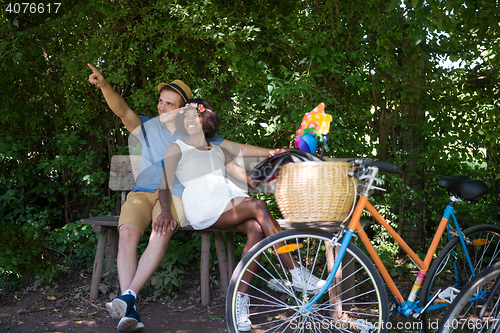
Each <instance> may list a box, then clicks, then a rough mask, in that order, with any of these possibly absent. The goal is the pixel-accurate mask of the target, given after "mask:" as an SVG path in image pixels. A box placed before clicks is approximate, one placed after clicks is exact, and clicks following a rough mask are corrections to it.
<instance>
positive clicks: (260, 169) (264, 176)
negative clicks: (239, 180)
mask: <svg viewBox="0 0 500 333" xmlns="http://www.w3.org/2000/svg"><path fill="white" fill-rule="evenodd" d="M307 161H313V162H320V161H324V159H323V158H321V157H318V156H316V155H313V154H311V153H308V152H305V151H301V150H289V151H286V152H284V153H280V154H278V155H275V156H271V157H268V158H266V159H265V160H263V161H262V162H260V163H259V164H257V165H256V166H255V167H254V168H253V169H252V172H251V174H250V175H251V177H252V180H253V181H254V182H258V183H267V182H270V181H271V180H273V179H274V178H276V171H277V170H278V167H279V166H281V165H285V164H287V163H295V162H307Z"/></svg>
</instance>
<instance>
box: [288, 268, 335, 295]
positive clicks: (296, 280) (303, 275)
mask: <svg viewBox="0 0 500 333" xmlns="http://www.w3.org/2000/svg"><path fill="white" fill-rule="evenodd" d="M290 273H291V274H292V283H293V287H294V288H295V290H297V291H298V292H306V293H308V294H312V295H314V294H317V293H318V292H319V291H320V289H321V288H323V286H324V285H325V283H326V281H325V280H321V279H320V278H317V277H316V276H314V275H313V274H312V273H311V272H310V271H309V270H308V269H307V268H305V267H303V266H300V267H295V268H294V269H292V270H290Z"/></svg>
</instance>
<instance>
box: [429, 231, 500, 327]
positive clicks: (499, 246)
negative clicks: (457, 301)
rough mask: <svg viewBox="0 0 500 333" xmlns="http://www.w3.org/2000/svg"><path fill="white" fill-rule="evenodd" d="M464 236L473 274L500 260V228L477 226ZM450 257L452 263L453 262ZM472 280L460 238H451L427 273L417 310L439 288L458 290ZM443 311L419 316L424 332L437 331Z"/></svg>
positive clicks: (444, 310)
mask: <svg viewBox="0 0 500 333" xmlns="http://www.w3.org/2000/svg"><path fill="white" fill-rule="evenodd" d="M463 234H464V237H465V239H466V246H467V251H468V253H469V257H470V259H471V262H472V265H473V267H474V273H475V274H477V273H479V272H480V271H482V270H484V269H485V268H486V267H488V266H490V265H491V264H493V263H495V262H497V261H500V228H498V227H496V226H493V225H476V226H473V227H471V228H468V229H466V230H465V231H463ZM483 243H484V244H483ZM452 251H453V252H454V256H453V257H452V256H451V254H452ZM453 258H454V259H455V260H452V259H453ZM453 262H456V266H457V272H458V280H455V274H454V270H453ZM472 277H473V275H472V272H471V271H470V268H469V265H468V264H467V261H466V259H465V255H464V251H463V248H462V245H461V243H460V239H459V238H458V237H453V238H452V239H451V240H450V241H449V242H448V243H447V244H446V245H445V246H444V247H443V249H442V250H441V251H440V252H439V254H438V256H437V258H436V259H435V260H434V261H433V262H432V264H431V266H430V268H429V270H428V271H427V275H426V277H425V279H424V282H423V284H422V291H421V294H420V307H423V306H425V304H426V303H427V301H428V300H429V299H430V297H432V295H434V294H435V293H436V292H437V290H438V289H443V290H444V289H445V288H447V287H449V286H452V287H454V288H457V289H459V290H460V289H462V288H463V287H464V286H465V284H467V282H468V281H469V280H470V279H471V278H472ZM439 302H441V301H440V300H439V299H437V300H436V301H435V302H434V303H433V304H438V303H439ZM441 304H443V302H441ZM446 309H447V307H443V308H442V309H438V310H434V311H427V312H424V313H423V314H422V316H421V318H422V327H423V332H436V329H437V326H438V324H439V322H440V321H441V319H442V316H443V315H444V313H445V312H446Z"/></svg>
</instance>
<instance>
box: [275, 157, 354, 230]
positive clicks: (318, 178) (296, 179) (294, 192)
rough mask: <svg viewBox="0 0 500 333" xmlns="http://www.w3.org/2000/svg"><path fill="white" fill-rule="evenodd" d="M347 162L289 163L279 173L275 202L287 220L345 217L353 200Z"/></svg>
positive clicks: (352, 186)
mask: <svg viewBox="0 0 500 333" xmlns="http://www.w3.org/2000/svg"><path fill="white" fill-rule="evenodd" d="M350 168H351V164H350V163H347V162H301V163H288V164H286V165H284V166H282V167H280V170H279V172H278V176H277V177H276V188H275V193H274V194H275V197H276V202H277V203H278V206H279V208H280V210H281V213H282V214H283V217H284V218H285V220H287V222H314V221H343V220H344V219H345V218H346V217H347V216H348V215H349V211H350V210H351V206H352V203H353V200H354V193H355V192H354V187H355V186H356V185H355V184H356V183H355V182H353V179H356V178H351V177H349V176H348V174H347V173H348V171H349V170H350Z"/></svg>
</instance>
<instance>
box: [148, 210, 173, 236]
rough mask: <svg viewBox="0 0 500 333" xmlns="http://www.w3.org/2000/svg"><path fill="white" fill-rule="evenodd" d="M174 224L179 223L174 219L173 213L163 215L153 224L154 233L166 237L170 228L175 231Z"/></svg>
mask: <svg viewBox="0 0 500 333" xmlns="http://www.w3.org/2000/svg"><path fill="white" fill-rule="evenodd" d="M174 223H179V222H177V220H175V219H174V217H173V216H172V214H171V213H163V212H162V213H161V214H160V215H158V217H157V218H156V220H154V222H153V232H154V233H156V234H158V235H166V234H167V231H168V228H169V226H170V229H171V230H174V225H175V224H174Z"/></svg>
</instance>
